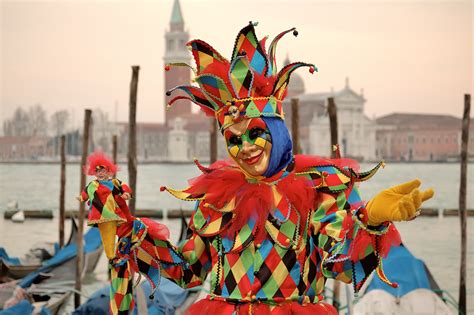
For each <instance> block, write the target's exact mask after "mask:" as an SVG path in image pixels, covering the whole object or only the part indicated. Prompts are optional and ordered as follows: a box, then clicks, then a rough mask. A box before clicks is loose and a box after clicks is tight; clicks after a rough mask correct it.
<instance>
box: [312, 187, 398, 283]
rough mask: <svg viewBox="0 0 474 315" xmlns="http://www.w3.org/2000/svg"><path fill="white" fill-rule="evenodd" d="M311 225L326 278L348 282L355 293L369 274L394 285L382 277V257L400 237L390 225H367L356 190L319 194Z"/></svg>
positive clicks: (348, 188)
mask: <svg viewBox="0 0 474 315" xmlns="http://www.w3.org/2000/svg"><path fill="white" fill-rule="evenodd" d="M312 225H313V228H314V231H315V237H316V242H317V244H316V245H317V246H318V248H319V250H320V253H321V256H322V257H323V260H322V266H321V267H322V268H321V270H322V272H323V275H324V276H325V277H327V278H334V279H337V280H341V281H343V282H346V283H351V282H352V284H353V286H354V289H355V291H356V292H357V291H358V290H359V289H360V288H361V286H362V285H363V284H364V282H365V281H366V280H367V278H368V276H369V275H370V274H371V273H372V271H374V270H376V271H377V275H378V276H379V277H380V278H381V280H382V281H384V282H386V283H387V284H389V285H394V284H392V283H390V281H389V280H388V279H386V277H385V275H384V274H383V269H382V265H381V257H384V256H386V255H387V254H388V251H389V250H390V246H391V245H392V244H396V243H400V236H399V235H398V232H397V230H396V229H395V227H394V226H393V224H392V223H390V222H387V224H384V225H381V226H378V227H371V226H367V212H366V209H365V204H364V203H363V202H362V200H361V198H360V196H359V191H358V189H357V187H355V186H349V187H347V188H346V189H345V190H343V191H341V192H338V193H321V192H318V198H317V207H316V211H315V212H314V214H313V218H312Z"/></svg>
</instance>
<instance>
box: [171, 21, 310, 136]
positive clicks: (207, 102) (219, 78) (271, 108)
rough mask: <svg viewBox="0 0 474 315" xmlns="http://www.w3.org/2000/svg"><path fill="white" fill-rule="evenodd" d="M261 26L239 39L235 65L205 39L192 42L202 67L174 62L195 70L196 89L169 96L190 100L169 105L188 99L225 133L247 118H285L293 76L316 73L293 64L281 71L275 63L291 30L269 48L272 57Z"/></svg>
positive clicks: (251, 25)
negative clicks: (284, 104) (278, 47)
mask: <svg viewBox="0 0 474 315" xmlns="http://www.w3.org/2000/svg"><path fill="white" fill-rule="evenodd" d="M256 25H257V23H252V22H250V23H249V24H248V25H247V26H245V27H244V28H243V29H242V30H241V31H240V32H239V33H238V35H237V38H236V40H235V44H234V50H233V52H232V58H231V60H230V61H228V60H227V59H225V58H224V57H223V56H222V55H221V54H219V53H218V52H217V51H216V50H215V49H214V48H212V46H211V45H209V44H207V43H206V42H204V41H202V40H199V39H197V40H192V41H190V42H189V43H187V45H186V46H187V47H188V48H189V49H190V50H191V52H192V55H193V57H194V61H195V62H196V66H197V68H196V69H194V68H193V67H191V66H189V65H187V64H185V63H171V64H168V65H166V67H165V69H166V70H169V68H170V66H186V67H190V68H191V69H192V70H193V71H194V74H195V78H194V80H193V81H194V82H196V83H197V84H198V86H199V87H197V86H192V85H182V86H177V87H175V88H173V89H171V90H169V91H167V92H166V94H167V95H168V96H170V95H171V94H172V93H173V92H174V91H176V90H181V91H183V92H185V94H186V95H187V96H186V95H179V96H176V97H174V98H173V99H171V101H170V102H169V103H168V106H171V105H173V104H174V103H175V102H176V101H178V100H182V99H187V100H191V101H192V102H194V103H196V104H197V105H199V106H200V108H201V110H202V111H204V112H205V113H206V114H207V115H209V116H214V117H215V118H216V120H217V121H218V123H219V127H220V129H221V131H223V130H224V129H226V128H228V127H230V126H231V125H233V124H235V123H238V122H239V121H241V120H243V119H245V118H258V117H276V118H280V119H282V120H283V119H284V112H283V108H282V102H283V100H284V98H285V97H286V94H287V88H288V84H289V82H290V76H291V73H292V72H293V71H295V70H296V69H298V68H300V67H304V66H305V67H309V71H310V73H313V72H314V71H315V70H316V71H317V69H316V67H315V66H314V65H313V64H309V63H304V62H294V63H291V64H289V65H286V66H285V67H283V69H282V70H281V71H280V72H277V65H276V60H275V53H276V45H277V43H278V41H279V40H280V39H281V38H282V37H283V36H284V35H285V34H287V33H289V32H293V35H295V36H297V35H298V32H297V31H296V29H295V28H292V29H289V30H286V31H284V32H282V33H280V34H279V35H278V36H276V37H275V38H274V39H273V41H272V42H271V44H270V47H269V51H268V53H267V52H266V50H265V42H266V40H267V37H265V38H263V39H262V40H261V41H259V40H258V39H257V36H256V34H255V26H256Z"/></svg>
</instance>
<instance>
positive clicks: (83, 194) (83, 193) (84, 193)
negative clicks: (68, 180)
mask: <svg viewBox="0 0 474 315" xmlns="http://www.w3.org/2000/svg"><path fill="white" fill-rule="evenodd" d="M87 200H89V195H88V194H87V186H86V187H84V189H83V190H82V191H81V202H85V201H87Z"/></svg>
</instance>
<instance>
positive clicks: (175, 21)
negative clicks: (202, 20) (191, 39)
mask: <svg viewBox="0 0 474 315" xmlns="http://www.w3.org/2000/svg"><path fill="white" fill-rule="evenodd" d="M170 30H171V31H184V19H183V13H182V12H181V5H180V4H179V0H174V2H173V11H172V12H171V20H170Z"/></svg>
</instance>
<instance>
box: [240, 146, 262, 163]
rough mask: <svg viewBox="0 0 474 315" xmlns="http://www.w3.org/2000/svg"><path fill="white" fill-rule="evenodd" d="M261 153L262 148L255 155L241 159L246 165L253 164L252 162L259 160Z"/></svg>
mask: <svg viewBox="0 0 474 315" xmlns="http://www.w3.org/2000/svg"><path fill="white" fill-rule="evenodd" d="M262 154H263V150H261V151H260V153H259V154H257V155H256V156H253V157H249V158H247V159H243V161H244V162H245V163H246V164H248V165H253V164H255V163H257V162H258V160H260V158H261V157H262Z"/></svg>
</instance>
